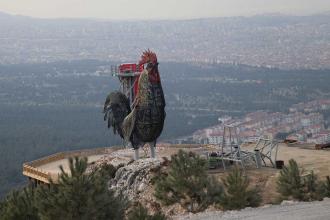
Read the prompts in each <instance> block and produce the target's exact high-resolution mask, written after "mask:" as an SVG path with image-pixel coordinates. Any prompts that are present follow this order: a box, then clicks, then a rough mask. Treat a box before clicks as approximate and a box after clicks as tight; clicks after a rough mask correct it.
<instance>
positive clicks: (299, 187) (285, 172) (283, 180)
mask: <svg viewBox="0 0 330 220" xmlns="http://www.w3.org/2000/svg"><path fill="white" fill-rule="evenodd" d="M302 173H303V170H302V169H299V167H298V164H297V162H296V161H295V160H293V159H291V160H289V166H284V167H283V169H282V170H281V172H280V176H279V178H278V180H277V191H278V192H279V193H281V195H282V197H283V198H284V199H288V198H293V199H296V200H300V201H314V200H321V199H322V198H323V197H324V196H325V195H323V194H327V191H328V189H330V180H329V185H327V181H326V182H324V183H320V182H319V181H318V178H317V175H315V174H314V172H313V171H311V172H310V173H309V174H308V175H302ZM327 187H329V188H327ZM328 192H329V191H328Z"/></svg>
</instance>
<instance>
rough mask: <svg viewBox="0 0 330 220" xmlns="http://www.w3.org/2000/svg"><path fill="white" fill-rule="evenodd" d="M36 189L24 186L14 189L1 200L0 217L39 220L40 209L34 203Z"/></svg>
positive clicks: (12, 219)
mask: <svg viewBox="0 0 330 220" xmlns="http://www.w3.org/2000/svg"><path fill="white" fill-rule="evenodd" d="M34 201H35V197H34V191H33V190H32V189H31V188H24V189H23V190H20V191H12V192H11V193H10V194H9V195H7V197H6V198H5V199H4V201H3V202H1V208H0V217H1V219H2V220H39V217H38V210H37V208H36V207H35V205H34Z"/></svg>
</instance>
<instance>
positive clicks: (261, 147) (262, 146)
mask: <svg viewBox="0 0 330 220" xmlns="http://www.w3.org/2000/svg"><path fill="white" fill-rule="evenodd" d="M278 145H279V142H278V141H277V140H274V139H267V138H259V140H258V142H257V144H256V146H255V148H254V150H258V151H259V152H260V156H261V160H262V162H263V164H264V166H267V163H266V161H265V160H269V162H270V163H271V165H272V167H274V168H275V167H276V160H277V152H278Z"/></svg>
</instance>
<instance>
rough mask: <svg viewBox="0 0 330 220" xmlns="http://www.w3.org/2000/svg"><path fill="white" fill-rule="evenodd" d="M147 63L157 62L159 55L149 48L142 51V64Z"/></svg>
mask: <svg viewBox="0 0 330 220" xmlns="http://www.w3.org/2000/svg"><path fill="white" fill-rule="evenodd" d="M146 63H153V64H156V63H157V55H156V54H155V53H154V52H152V51H151V50H149V49H148V50H146V51H144V52H143V53H142V55H141V59H140V62H139V64H140V65H141V64H146Z"/></svg>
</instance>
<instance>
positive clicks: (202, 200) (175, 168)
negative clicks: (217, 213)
mask: <svg viewBox="0 0 330 220" xmlns="http://www.w3.org/2000/svg"><path fill="white" fill-rule="evenodd" d="M206 167H207V162H206V160H204V159H202V158H200V157H199V156H198V155H196V154H194V153H192V152H189V153H187V152H185V151H182V150H180V151H179V152H178V153H177V154H176V155H173V156H172V157H171V164H170V167H169V171H168V174H167V175H161V177H159V179H158V180H157V181H156V182H155V184H156V185H155V197H156V198H157V199H159V200H160V201H161V202H162V203H163V204H164V205H171V204H174V203H180V205H181V206H182V207H184V208H185V209H187V210H188V211H191V212H199V211H203V210H204V209H206V208H207V207H208V206H209V205H210V204H212V203H214V201H213V199H212V198H213V197H214V198H215V197H217V198H219V197H221V194H222V192H223V190H222V187H221V185H220V183H219V182H217V181H216V180H215V179H211V178H209V177H208V176H207V173H206Z"/></svg>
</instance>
